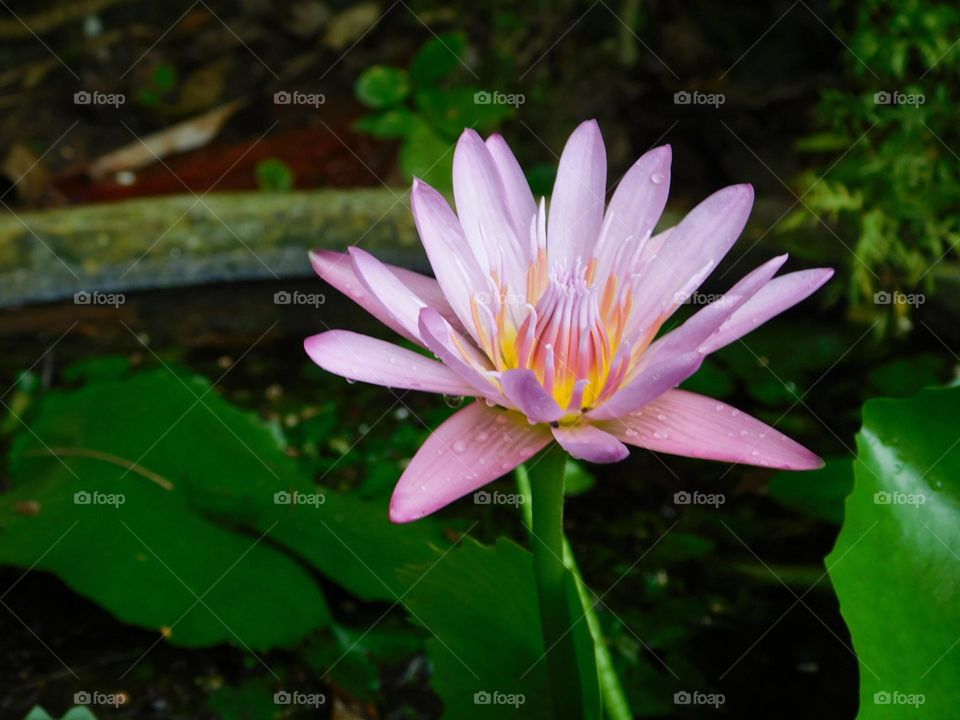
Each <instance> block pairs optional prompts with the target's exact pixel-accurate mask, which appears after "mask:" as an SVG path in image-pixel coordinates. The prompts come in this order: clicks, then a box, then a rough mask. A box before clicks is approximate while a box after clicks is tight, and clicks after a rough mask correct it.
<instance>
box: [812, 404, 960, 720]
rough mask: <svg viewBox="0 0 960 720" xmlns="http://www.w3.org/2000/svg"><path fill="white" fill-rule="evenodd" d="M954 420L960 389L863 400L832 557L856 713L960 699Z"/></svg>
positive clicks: (959, 413)
mask: <svg viewBox="0 0 960 720" xmlns="http://www.w3.org/2000/svg"><path fill="white" fill-rule="evenodd" d="M958 432H960V389H956V388H950V389H930V390H924V391H922V392H921V393H920V394H918V395H916V396H914V397H912V398H910V399H906V400H888V399H884V400H871V401H869V402H867V404H866V405H865V406H864V409H863V429H862V430H861V432H860V434H859V435H858V436H857V449H858V458H857V461H856V462H855V464H854V477H855V485H854V490H853V493H852V494H851V495H850V497H849V498H848V499H847V504H846V517H845V520H844V524H843V529H842V531H841V533H840V537H839V538H838V540H837V545H836V548H835V549H834V551H833V552H832V553H831V554H830V556H829V557H828V558H827V566H828V567H829V568H830V575H831V577H832V579H833V583H834V586H835V587H836V590H837V594H838V595H839V597H840V604H841V610H842V612H843V616H844V618H845V619H846V621H847V624H848V625H849V627H850V632H851V634H852V636H853V644H854V647H855V649H856V651H857V655H858V657H859V659H860V664H861V666H860V678H861V687H860V705H861V708H860V715H859V716H858V717H859V718H860V719H861V720H871V719H872V718H891V717H905V718H906V717H929V718H949V717H955V715H956V708H957V707H960V682H958V681H957V680H958V678H960V613H958V612H957V598H958V597H960V443H958V442H957V440H958ZM918 707H919V712H918Z"/></svg>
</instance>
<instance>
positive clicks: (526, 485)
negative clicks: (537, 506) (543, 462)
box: [517, 461, 633, 720]
mask: <svg viewBox="0 0 960 720" xmlns="http://www.w3.org/2000/svg"><path fill="white" fill-rule="evenodd" d="M564 463H566V461H564ZM517 489H518V491H519V492H520V494H521V495H523V496H524V498H526V502H525V503H524V504H523V505H521V508H522V509H523V521H524V523H525V524H526V525H527V527H528V528H529V527H530V524H531V522H532V520H533V518H532V512H531V503H530V478H529V475H528V473H527V468H526V467H525V466H523V465H521V466H520V467H518V468H517ZM533 542H534V543H536V540H535V539H534V540H533ZM563 564H564V565H566V567H567V569H568V570H569V571H570V572H571V573H572V574H573V578H574V580H575V581H576V584H577V595H578V596H579V597H580V604H581V605H582V607H583V612H584V615H585V619H586V621H587V627H588V628H589V629H590V635H591V637H592V638H593V648H594V652H595V654H596V660H597V674H598V676H599V680H600V694H601V696H602V697H603V709H604V712H605V714H606V716H607V717H608V718H609V719H610V720H632V719H633V713H632V712H631V711H630V704H629V703H628V702H627V694H626V693H625V692H624V690H623V685H621V683H620V678H619V677H618V676H617V671H616V669H615V668H614V666H613V657H612V656H611V655H610V649H609V648H608V647H607V641H606V638H605V637H604V635H603V628H602V627H601V626H600V618H599V617H598V616H597V610H596V606H595V605H594V601H593V597H592V594H591V593H590V590H589V589H588V588H587V586H586V583H584V581H583V576H582V575H581V574H580V568H579V567H578V566H577V561H576V559H575V558H574V556H573V550H572V548H571V547H570V543H569V542H568V541H567V539H566V538H564V539H563Z"/></svg>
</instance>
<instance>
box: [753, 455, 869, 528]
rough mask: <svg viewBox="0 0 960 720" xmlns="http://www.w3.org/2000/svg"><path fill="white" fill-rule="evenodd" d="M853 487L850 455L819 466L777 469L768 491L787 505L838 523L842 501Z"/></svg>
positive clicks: (840, 520) (841, 518)
mask: <svg viewBox="0 0 960 720" xmlns="http://www.w3.org/2000/svg"><path fill="white" fill-rule="evenodd" d="M852 489H853V463H851V462H850V460H849V458H830V459H828V460H827V463H826V465H824V466H823V467H822V468H820V469H819V470H812V471H810V472H781V473H778V474H777V475H775V476H774V477H773V479H772V480H771V481H770V485H769V486H768V488H767V491H768V492H769V493H770V496H771V497H773V498H775V499H776V500H777V501H779V502H781V503H783V504H784V505H786V506H787V507H791V508H793V509H795V510H799V511H801V512H804V513H807V514H808V515H812V516H813V517H815V518H819V519H820V520H825V521H827V522H831V523H836V524H837V525H839V524H840V523H842V522H843V501H844V499H845V498H846V497H847V495H849V494H850V491H851V490H852Z"/></svg>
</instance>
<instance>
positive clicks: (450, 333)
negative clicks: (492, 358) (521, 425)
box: [420, 308, 506, 405]
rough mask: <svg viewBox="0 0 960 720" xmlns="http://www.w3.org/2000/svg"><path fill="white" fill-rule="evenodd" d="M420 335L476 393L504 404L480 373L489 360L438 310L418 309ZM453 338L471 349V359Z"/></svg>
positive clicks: (490, 383) (488, 381) (489, 382)
mask: <svg viewBox="0 0 960 720" xmlns="http://www.w3.org/2000/svg"><path fill="white" fill-rule="evenodd" d="M420 336H421V337H422V338H423V341H424V342H425V343H426V344H427V347H428V348H430V350H431V351H432V352H433V354H434V355H436V356H437V357H439V358H440V359H441V360H442V361H443V363H444V364H445V365H446V366H447V367H449V368H450V369H451V370H453V371H454V372H455V373H456V374H457V375H459V376H460V377H461V378H462V379H463V381H464V382H466V383H468V384H469V385H471V386H472V387H474V388H476V392H477V393H479V394H480V395H482V396H483V397H485V398H487V399H489V400H492V401H493V402H495V403H498V404H500V405H503V404H506V399H505V398H504V397H503V395H501V394H500V391H499V390H498V389H497V388H496V386H495V385H494V383H493V382H491V381H490V380H489V379H488V378H487V377H486V376H485V375H483V374H482V373H481V369H483V370H492V368H491V367H490V362H489V360H487V359H486V357H484V356H483V355H481V354H480V353H479V352H478V351H477V350H476V348H474V347H473V345H472V343H471V342H470V341H469V340H467V339H466V338H464V337H463V336H462V335H460V334H459V333H457V332H456V331H455V330H454V329H453V328H452V327H450V325H449V324H448V323H447V322H446V321H445V320H444V319H443V318H442V317H441V316H440V313H438V312H437V311H436V310H434V309H433V308H423V310H421V311H420ZM454 339H456V340H457V343H459V345H460V347H462V348H464V349H465V350H466V351H467V352H468V353H470V356H471V358H470V359H471V360H472V361H473V362H472V363H471V362H467V360H465V359H464V357H463V355H462V354H461V353H460V351H459V350H458V349H457V345H456V344H455V343H454Z"/></svg>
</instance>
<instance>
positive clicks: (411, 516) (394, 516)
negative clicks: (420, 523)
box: [388, 495, 423, 525]
mask: <svg viewBox="0 0 960 720" xmlns="http://www.w3.org/2000/svg"><path fill="white" fill-rule="evenodd" d="M388 517H389V518H390V522H392V523H393V524H394V525H404V524H406V523H409V522H413V521H414V520H419V519H420V518H421V517H423V515H422V514H419V513H414V512H413V511H412V510H411V508H408V507H404V503H403V502H402V501H399V500H398V499H397V496H396V495H394V496H393V497H392V498H391V499H390V511H389V515H388Z"/></svg>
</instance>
